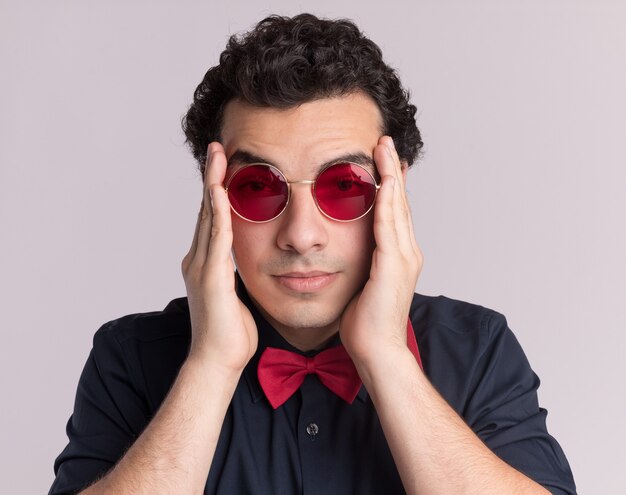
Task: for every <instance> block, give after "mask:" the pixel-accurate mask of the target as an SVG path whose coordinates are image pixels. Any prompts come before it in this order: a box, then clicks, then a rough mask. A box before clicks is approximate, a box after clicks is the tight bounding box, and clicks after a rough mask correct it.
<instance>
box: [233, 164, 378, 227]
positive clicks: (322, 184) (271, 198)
mask: <svg viewBox="0 0 626 495" xmlns="http://www.w3.org/2000/svg"><path fill="white" fill-rule="evenodd" d="M291 184H311V192H312V194H313V198H314V199H315V203H316V204H317V207H318V209H319V210H320V211H321V212H322V214H324V215H325V216H327V217H328V218H330V219H332V220H337V221H339V222H349V221H351V220H357V219H359V218H361V217H363V216H364V215H366V214H367V213H368V212H369V211H370V210H371V209H372V206H374V200H375V199H376V193H377V192H378V188H379V187H380V185H379V184H377V183H376V179H374V177H373V176H372V174H371V173H369V172H368V171H367V170H366V169H365V168H363V167H362V166H361V165H357V164H356V163H351V162H342V163H335V164H333V165H330V166H328V167H326V168H324V169H323V170H321V171H320V173H319V174H318V176H317V178H316V179H315V180H296V181H288V180H287V179H286V178H285V176H284V175H283V173H282V172H281V171H280V170H278V169H277V168H276V167H274V166H273V165H268V164H266V163H253V164H251V165H246V166H244V167H242V168H240V169H238V170H237V171H236V172H235V173H234V174H233V175H232V176H230V178H229V179H228V182H227V183H226V192H227V193H228V200H229V201H230V206H231V208H232V209H233V211H234V212H235V213H236V214H237V215H239V216H240V217H241V218H243V219H244V220H248V221H249V222H257V223H261V222H269V221H270V220H274V219H275V218H276V217H278V216H279V215H280V214H281V213H282V212H283V211H285V208H287V204H288V203H289V197H290V196H291Z"/></svg>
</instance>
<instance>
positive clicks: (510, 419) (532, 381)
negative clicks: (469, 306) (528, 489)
mask: <svg viewBox="0 0 626 495" xmlns="http://www.w3.org/2000/svg"><path fill="white" fill-rule="evenodd" d="M481 338H484V339H485V345H484V346H481V348H482V349H483V350H484V351H483V352H482V355H481V356H480V358H479V360H478V362H477V366H476V368H475V373H474V377H473V380H472V382H473V383H472V388H473V393H472V394H471V396H470V399H469V401H468V403H467V405H466V411H465V414H464V416H465V419H466V421H467V422H468V424H469V426H470V427H471V428H472V429H473V430H474V432H475V433H476V434H477V435H478V436H479V437H480V438H481V439H482V440H483V442H485V444H486V445H487V446H488V447H489V448H490V449H491V450H492V451H493V452H494V453H495V454H496V455H498V457H500V458H501V459H502V460H504V461H505V462H506V463H508V464H509V465H511V466H512V467H514V468H515V469H517V470H518V471H520V472H522V473H524V474H525V475H526V476H528V477H529V478H531V479H533V480H535V481H536V482H537V483H539V484H541V485H542V486H543V487H545V488H546V489H547V490H549V491H550V492H551V493H553V494H559V495H561V494H575V493H576V486H575V484H574V479H573V476H572V471H571V469H570V466H569V464H568V462H567V459H566V457H565V454H564V453H563V450H562V449H561V447H560V446H559V444H558V442H557V441H556V440H555V439H554V438H553V437H552V436H551V435H550V434H549V433H548V430H547V427H546V416H547V411H546V410H545V409H543V408H540V407H539V404H538V399H537V389H538V388H539V384H540V380H539V377H538V376H537V375H536V374H535V373H534V372H533V370H532V369H531V367H530V364H529V362H528V360H527V358H526V356H525V355H524V351H523V350H522V348H521V346H520V344H519V342H518V341H517V339H516V338H515V335H514V334H513V332H512V331H511V330H510V329H509V328H508V325H507V321H506V319H505V317H504V316H503V315H501V314H499V313H495V312H494V313H493V314H490V315H489V316H488V317H487V319H486V321H485V324H484V325H483V328H482V329H481Z"/></svg>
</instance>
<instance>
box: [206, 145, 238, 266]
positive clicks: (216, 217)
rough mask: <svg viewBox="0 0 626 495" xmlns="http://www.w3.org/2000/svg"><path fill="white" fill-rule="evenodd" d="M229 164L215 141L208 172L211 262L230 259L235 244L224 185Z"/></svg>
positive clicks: (209, 252) (209, 254) (208, 254)
mask: <svg viewBox="0 0 626 495" xmlns="http://www.w3.org/2000/svg"><path fill="white" fill-rule="evenodd" d="M227 165H228V163H227V159H226V154H225V153H224V148H222V146H221V145H220V144H219V143H215V144H214V146H213V148H212V153H211V167H210V168H209V171H208V173H207V182H208V192H209V196H210V201H211V206H212V217H211V231H210V239H209V246H208V252H207V256H208V258H209V259H208V261H209V262H210V263H213V262H218V263H222V262H225V261H230V251H231V248H232V244H233V235H232V233H233V231H232V222H231V215H230V202H229V201H228V194H227V193H226V190H225V189H224V185H223V184H224V178H225V176H226V168H227Z"/></svg>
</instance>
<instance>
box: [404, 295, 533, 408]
mask: <svg viewBox="0 0 626 495" xmlns="http://www.w3.org/2000/svg"><path fill="white" fill-rule="evenodd" d="M410 318H411V323H412V325H413V329H414V331H415V337H416V340H417V345H418V348H419V351H420V355H421V358H422V363H423V365H424V372H425V373H426V375H427V376H428V377H429V379H430V380H431V383H432V384H433V385H434V386H435V387H436V388H437V389H438V390H439V392H440V393H441V394H442V395H443V396H444V397H445V398H446V400H448V402H449V403H450V405H452V406H453V407H454V408H455V410H456V411H457V412H458V413H459V414H461V413H462V411H464V410H465V407H466V405H467V403H468V401H469V400H471V397H472V395H473V393H474V391H475V390H476V388H477V387H478V386H479V385H478V383H479V382H481V381H482V382H485V383H487V382H488V383H492V378H497V379H498V380H504V379H505V378H506V377H505V375H507V374H511V373H514V374H516V377H513V378H512V380H517V379H521V378H520V377H524V379H525V380H526V378H528V380H530V381H533V380H534V379H535V378H534V375H533V374H532V373H531V370H530V367H529V364H528V361H527V359H526V356H525V355H524V352H523V350H522V348H521V347H520V345H519V343H518V341H517V339H516V337H515V335H514V334H513V332H512V331H511V330H510V329H509V327H508V323H507V320H506V318H505V317H504V315H502V314H501V313H499V312H497V311H494V310H492V309H489V308H486V307H484V306H481V305H478V304H473V303H469V302H466V301H460V300H456V299H451V298H448V297H445V296H436V297H434V296H424V295H421V294H415V296H414V297H413V302H412V305H411V312H410ZM503 367H504V368H503ZM503 370H504V371H506V373H505V372H504V371H503Z"/></svg>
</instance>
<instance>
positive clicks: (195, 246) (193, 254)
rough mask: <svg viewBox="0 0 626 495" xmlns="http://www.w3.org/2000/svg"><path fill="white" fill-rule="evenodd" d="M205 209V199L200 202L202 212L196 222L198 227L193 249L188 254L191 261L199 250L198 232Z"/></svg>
mask: <svg viewBox="0 0 626 495" xmlns="http://www.w3.org/2000/svg"><path fill="white" fill-rule="evenodd" d="M203 209H204V199H203V200H202V201H200V211H199V212H198V218H197V220H196V227H195V229H194V232H193V240H192V241H191V247H190V248H189V251H188V253H187V256H186V257H187V258H189V259H191V258H193V257H194V256H195V255H196V250H197V249H198V231H199V230H200V219H201V218H202V210H203Z"/></svg>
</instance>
